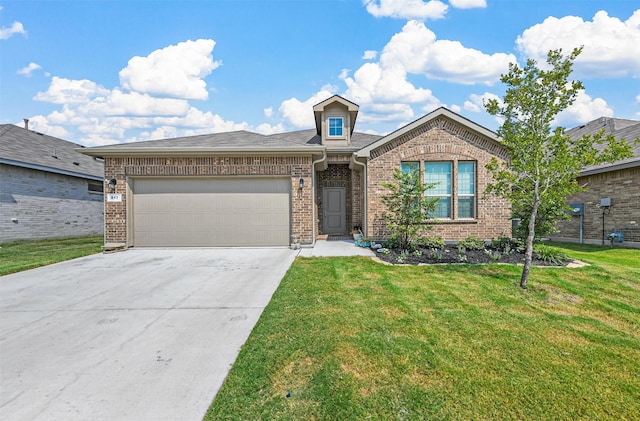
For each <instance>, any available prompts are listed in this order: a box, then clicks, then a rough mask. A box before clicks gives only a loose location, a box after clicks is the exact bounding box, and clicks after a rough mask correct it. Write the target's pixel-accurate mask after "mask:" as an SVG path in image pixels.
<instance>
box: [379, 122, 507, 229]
mask: <svg viewBox="0 0 640 421" xmlns="http://www.w3.org/2000/svg"><path fill="white" fill-rule="evenodd" d="M495 156H497V157H499V158H500V159H504V157H506V151H505V150H504V149H503V148H501V147H500V146H499V145H496V143H495V142H491V141H489V140H487V139H484V138H483V137H481V136H478V135H476V134H474V133H472V132H470V131H468V130H466V129H465V128H464V127H463V126H460V125H457V124H454V123H453V122H450V121H448V120H444V119H436V120H434V121H430V122H429V124H426V125H424V126H420V127H418V128H417V129H416V130H413V131H411V132H409V133H406V134H405V135H403V136H401V137H398V138H396V139H394V140H393V141H391V142H389V143H387V144H385V145H382V146H381V147H380V148H379V149H377V150H374V151H373V152H372V153H371V158H370V160H369V163H368V169H367V177H368V181H367V201H368V215H367V216H368V220H367V235H368V236H370V237H372V238H374V239H382V238H387V237H388V236H389V232H388V230H387V229H386V222H385V221H384V219H383V217H382V216H383V214H384V212H385V210H386V209H385V206H384V205H383V203H382V200H381V197H382V196H383V195H384V194H386V193H387V189H385V188H384V187H383V186H382V183H384V182H392V181H393V177H392V174H393V170H394V168H399V167H400V164H401V162H403V161H419V162H421V167H422V164H423V163H424V162H426V161H449V162H452V163H453V166H452V167H453V168H455V167H456V166H457V165H456V164H457V162H458V161H459V160H464V161H475V162H476V185H475V194H476V209H477V212H476V218H474V219H472V220H459V219H457V217H456V216H455V215H456V210H455V201H454V209H453V212H452V215H453V218H452V219H451V220H441V221H439V223H437V224H434V225H433V229H432V230H431V231H429V233H428V235H433V236H442V237H443V238H444V239H445V240H458V239H462V238H464V237H467V236H470V235H473V236H477V237H480V238H482V239H491V238H496V237H499V236H503V235H504V236H510V235H511V206H510V204H509V202H508V201H507V200H505V199H502V198H499V197H495V196H489V197H486V198H484V197H483V193H484V191H485V189H486V186H487V184H488V182H489V181H490V177H491V176H490V174H488V173H487V171H486V170H485V165H486V164H487V163H488V162H489V161H490V160H491V159H492V158H493V157H495ZM456 182H457V180H456V179H455V177H452V192H453V193H454V194H455V191H456Z"/></svg>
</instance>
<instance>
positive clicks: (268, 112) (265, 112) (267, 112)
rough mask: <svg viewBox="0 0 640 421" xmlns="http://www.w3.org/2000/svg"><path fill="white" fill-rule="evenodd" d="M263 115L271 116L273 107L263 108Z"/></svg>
mask: <svg viewBox="0 0 640 421" xmlns="http://www.w3.org/2000/svg"><path fill="white" fill-rule="evenodd" d="M264 116H265V117H267V118H271V117H272V116H273V107H269V108H265V109H264Z"/></svg>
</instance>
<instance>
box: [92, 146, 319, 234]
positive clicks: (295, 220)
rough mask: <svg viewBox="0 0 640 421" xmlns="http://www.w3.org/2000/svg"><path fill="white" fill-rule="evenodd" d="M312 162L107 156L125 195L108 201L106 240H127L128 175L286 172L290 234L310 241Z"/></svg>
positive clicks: (111, 175)
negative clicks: (288, 188) (302, 181)
mask: <svg viewBox="0 0 640 421" xmlns="http://www.w3.org/2000/svg"><path fill="white" fill-rule="evenodd" d="M311 163H312V159H311V156H277V157H274V156H244V157H218V156H215V157H127V158H114V157H110V158H106V159H105V175H106V178H107V179H111V178H116V179H117V180H118V183H117V186H116V190H115V192H114V193H120V194H121V195H122V202H105V242H106V243H124V244H126V243H127V199H128V198H127V185H126V181H125V180H127V178H129V177H187V176H198V177H220V176H224V177H229V176H243V177H246V176H256V177H260V176H264V177H266V176H287V177H290V178H291V235H292V236H295V239H296V242H300V243H302V244H306V243H311V242H312V241H313V232H312V231H313V230H312V227H313V225H312V224H313V221H312V218H313V212H312V206H313V193H312V191H313V189H312V188H311ZM300 178H302V179H304V185H305V187H304V188H303V189H302V190H301V189H299V182H300ZM107 193H111V192H110V191H107V192H105V194H107Z"/></svg>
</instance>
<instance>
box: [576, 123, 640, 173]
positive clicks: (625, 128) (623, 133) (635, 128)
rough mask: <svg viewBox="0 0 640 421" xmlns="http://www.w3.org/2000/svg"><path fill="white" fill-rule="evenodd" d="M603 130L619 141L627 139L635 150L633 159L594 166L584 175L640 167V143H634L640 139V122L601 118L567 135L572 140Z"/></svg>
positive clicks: (586, 169)
mask: <svg viewBox="0 0 640 421" xmlns="http://www.w3.org/2000/svg"><path fill="white" fill-rule="evenodd" d="M603 129H604V132H605V134H612V135H614V136H615V137H616V138H617V139H625V140H626V141H627V142H628V143H629V144H630V145H631V148H632V149H633V157H631V158H627V159H622V160H620V161H617V162H615V163H613V164H603V165H592V166H589V167H586V168H585V169H584V170H583V171H582V174H589V173H598V172H605V171H610V170H614V169H617V168H620V167H635V166H640V143H635V142H634V139H637V138H640V121H637V120H624V119H620V118H610V117H600V118H598V119H595V120H593V121H590V122H589V123H587V124H584V125H582V126H578V127H574V128H573V129H571V130H567V132H566V133H567V134H568V135H570V136H571V137H572V138H580V137H582V136H584V135H586V134H595V133H598V132H599V131H600V130H603ZM601 147H604V145H603V146H601Z"/></svg>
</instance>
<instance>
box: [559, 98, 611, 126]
mask: <svg viewBox="0 0 640 421" xmlns="http://www.w3.org/2000/svg"><path fill="white" fill-rule="evenodd" d="M599 117H613V109H612V108H611V107H609V105H608V104H607V102H606V101H605V100H604V99H602V98H595V99H592V98H591V97H590V96H589V95H587V93H586V92H585V91H580V92H578V96H577V97H576V101H575V102H574V103H573V105H571V106H570V107H568V108H567V109H565V110H564V111H563V112H561V113H560V114H558V116H557V118H556V121H554V124H558V125H564V126H569V127H570V126H575V125H577V124H584V123H588V122H589V121H592V120H595V119H597V118H599Z"/></svg>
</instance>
